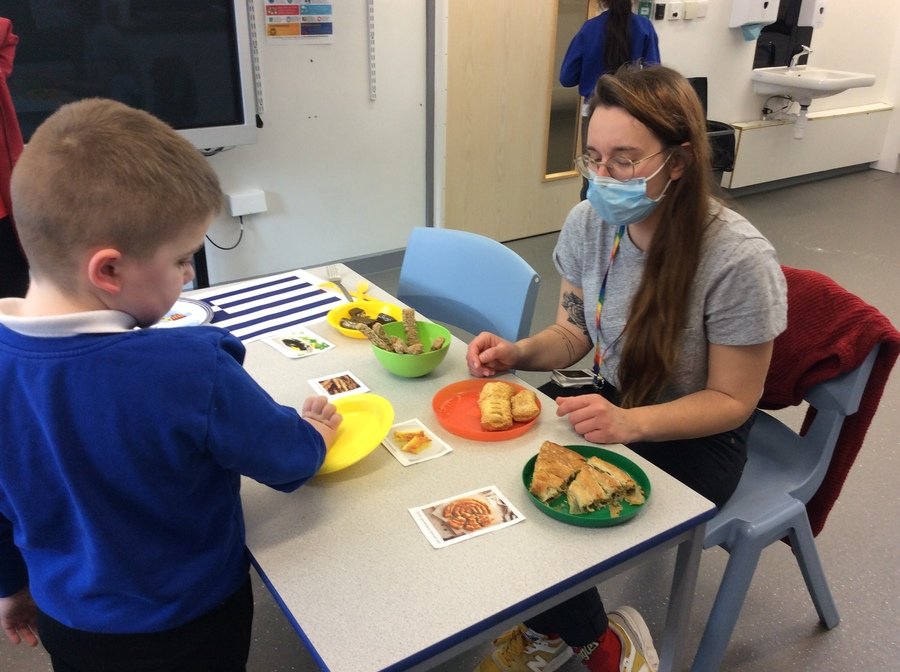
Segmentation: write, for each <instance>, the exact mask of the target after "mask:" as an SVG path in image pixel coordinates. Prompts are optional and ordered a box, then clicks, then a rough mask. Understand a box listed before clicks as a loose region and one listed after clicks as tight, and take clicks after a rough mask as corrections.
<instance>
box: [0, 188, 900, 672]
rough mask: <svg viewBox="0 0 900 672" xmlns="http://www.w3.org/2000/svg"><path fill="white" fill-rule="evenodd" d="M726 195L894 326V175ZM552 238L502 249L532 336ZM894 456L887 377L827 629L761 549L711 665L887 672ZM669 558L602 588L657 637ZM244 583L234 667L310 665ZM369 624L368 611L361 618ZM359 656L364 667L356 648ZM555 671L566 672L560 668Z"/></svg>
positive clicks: (379, 278)
mask: <svg viewBox="0 0 900 672" xmlns="http://www.w3.org/2000/svg"><path fill="white" fill-rule="evenodd" d="M731 200H732V205H733V206H734V207H735V208H736V209H738V210H739V211H741V212H743V213H744V214H745V215H746V216H747V217H748V218H749V219H750V221H751V222H753V223H754V224H755V225H756V226H757V228H759V229H760V230H761V231H762V232H763V233H764V234H765V235H766V236H767V237H768V238H769V239H770V240H771V241H772V243H773V244H774V245H775V247H776V248H777V250H778V252H779V255H780V259H781V261H782V263H784V264H787V265H790V266H795V267H799V268H812V269H816V270H818V271H821V272H823V273H825V274H827V275H829V276H831V277H833V278H834V279H835V280H837V281H838V282H840V283H841V284H842V285H844V286H845V287H846V288H848V289H849V290H851V291H853V292H855V293H856V294H858V295H859V296H861V297H862V298H863V299H865V300H866V301H868V302H869V303H871V304H872V305H874V306H876V307H878V308H879V309H880V310H881V311H882V312H883V313H884V314H885V315H887V316H888V318H890V319H891V321H892V322H893V323H894V324H895V325H900V282H898V280H900V272H898V259H897V258H898V250H900V175H896V174H889V173H884V172H879V171H865V172H861V173H853V174H849V175H844V176H840V177H834V178H830V179H827V180H821V181H817V182H812V183H808V184H805V185H800V186H791V187H786V188H782V189H779V190H777V191H770V192H765V193H759V194H755V195H748V196H742V197H739V198H733V199H731ZM555 240H556V235H555V234H551V235H545V236H537V237H534V238H529V239H524V240H520V241H515V242H513V243H510V246H511V247H513V248H514V249H515V250H516V251H517V252H519V253H520V254H521V255H522V256H523V257H525V258H526V259H527V260H528V261H529V262H530V263H531V264H532V265H533V266H534V267H535V268H536V269H537V270H538V271H539V272H540V274H541V276H542V278H543V284H542V288H541V293H540V296H539V298H538V306H537V310H536V314H535V319H534V326H535V327H536V328H537V327H539V326H542V325H545V324H548V323H549V322H550V321H551V320H552V318H553V316H554V312H555V303H556V293H557V291H558V280H556V279H555V275H556V274H555V271H554V269H553V267H552V264H551V262H550V253H551V251H552V249H553V245H554V242H555ZM372 280H373V282H375V283H376V284H378V285H379V286H381V287H383V288H384V289H386V290H387V291H394V290H395V289H396V283H397V270H396V269H394V270H390V271H386V272H384V273H380V274H377V275H375V276H372ZM523 375H524V376H525V377H526V378H528V379H529V382H532V383H536V384H539V383H541V382H543V381H544V380H545V377H543V376H538V375H535V374H523ZM783 418H784V419H785V421H787V422H788V423H789V424H792V425H795V426H796V423H797V422H798V418H799V413H798V412H797V411H796V410H794V411H788V412H786V413H784V414H783ZM898 448H900V372H897V371H895V372H894V375H893V377H892V378H891V379H890V380H889V382H888V386H887V389H886V390H885V394H884V397H883V399H882V403H881V408H880V409H879V411H878V413H877V414H876V416H875V419H874V421H873V423H872V426H871V427H870V429H869V433H868V436H867V438H866V443H865V445H864V447H863V450H862V451H861V453H860V455H859V458H858V459H857V461H856V464H855V465H854V467H853V470H852V471H851V473H850V476H849V478H848V480H847V482H846V485H845V486H844V490H843V493H842V495H841V498H840V499H839V501H838V503H837V505H836V506H835V508H834V510H833V511H832V513H831V515H830V517H829V519H828V523H827V525H826V526H825V529H824V530H823V531H822V533H821V534H820V535H819V537H818V539H817V543H818V548H819V552H820V554H821V556H822V560H823V563H824V565H825V571H826V573H827V575H828V578H829V582H830V585H831V589H832V591H833V593H834V597H835V600H836V601H837V604H838V609H839V610H840V613H841V618H842V620H841V623H840V625H839V626H838V627H837V628H835V629H834V630H831V631H825V630H823V629H822V628H821V626H819V624H818V621H817V617H816V613H815V610H814V609H813V606H812V603H811V601H810V599H809V597H808V595H807V593H806V590H805V587H804V585H803V580H802V578H801V576H800V573H799V570H798V569H797V566H796V564H795V562H794V560H793V556H792V555H791V553H790V551H789V549H788V548H787V546H785V545H784V544H775V545H773V546H772V547H770V548H769V549H767V551H766V552H765V553H764V554H763V557H762V560H761V563H760V566H759V567H758V569H757V572H756V575H755V577H754V580H753V583H752V585H751V587H750V591H749V593H748V595H747V599H746V603H745V605H744V609H743V611H742V613H741V617H740V620H739V621H738V624H737V627H736V629H735V632H734V636H733V638H732V641H731V645H730V647H729V650H728V653H727V655H726V658H725V661H724V664H723V668H722V669H724V670H733V671H735V672H750V671H753V672H756V671H758V670H817V671H818V670H900V562H898V557H900V524H898V521H900V489H898V488H897V486H896V483H895V480H896V475H897V474H898V473H900V469H898V466H900V465H898V462H900V451H898ZM726 558H727V554H726V553H725V552H724V551H722V550H721V549H712V550H709V551H705V552H704V553H703V557H702V560H701V567H700V577H699V580H698V585H697V592H696V595H695V599H694V607H693V614H692V619H691V624H690V630H689V634H688V637H689V641H688V642H687V648H688V650H689V651H690V652H691V653H693V651H694V649H695V647H696V645H697V643H698V641H699V638H700V634H701V632H702V627H703V624H704V623H705V619H706V616H707V614H708V610H709V608H710V605H711V603H712V600H713V598H714V596H715V591H716V588H717V586H718V581H719V578H720V577H721V574H722V570H723V568H724V565H725V561H726ZM673 560H674V556H673V555H671V554H670V555H669V556H665V557H663V558H662V559H660V560H658V561H656V562H653V563H648V564H647V565H644V566H640V567H636V568H634V569H631V570H629V571H628V572H626V573H624V574H623V575H620V576H619V577H617V578H616V579H614V580H611V581H608V582H606V583H605V584H603V585H602V586H601V592H602V594H603V596H604V600H605V601H606V603H607V605H608V606H609V607H614V606H617V605H619V604H626V603H627V604H631V605H633V606H635V607H637V608H638V609H639V610H640V611H641V613H642V614H643V615H644V617H645V618H646V620H647V622H648V624H649V626H650V629H651V632H653V633H654V634H655V635H656V634H658V633H659V632H660V631H661V628H662V624H663V619H664V614H665V607H666V602H665V596H666V595H667V592H668V586H669V582H670V581H671V572H672V563H673ZM298 571H302V570H301V569H298ZM254 578H255V577H254ZM510 580H511V581H514V580H515V576H514V575H512V576H511V577H510ZM254 588H255V594H256V617H255V622H254V633H253V635H254V637H253V646H252V649H251V653H250V664H249V666H248V670H249V671H250V672H288V671H289V670H290V671H298V672H308V671H312V670H316V669H317V668H316V665H315V663H314V662H313V660H312V657H311V656H310V655H309V653H308V652H307V651H306V650H305V649H304V647H303V646H302V644H301V643H300V640H299V638H298V637H297V635H296V634H295V633H294V632H293V631H292V630H291V628H290V626H289V625H288V623H287V621H286V620H285V618H284V616H283V615H282V614H281V612H280V611H279V609H278V607H277V606H276V605H275V603H274V602H273V601H272V599H271V598H270V597H269V595H268V593H267V592H266V589H265V587H264V586H262V584H261V583H260V582H259V581H256V582H255V586H254ZM372 618H373V619H376V618H378V614H377V613H373V614H372ZM398 636H402V635H401V634H399V633H398ZM353 645H354V644H353V634H352V633H348V635H347V646H351V647H352V646H353ZM488 650H489V647H488V645H487V644H482V645H480V646H478V647H476V648H474V649H472V650H471V651H469V652H467V653H465V654H462V655H460V656H458V657H457V658H455V659H454V660H452V661H450V662H448V663H445V664H443V665H441V666H439V667H438V668H435V669H437V670H439V671H440V672H457V671H468V670H471V669H472V667H473V666H474V665H475V664H476V663H477V661H478V660H480V658H481V656H482V655H484V654H485V652H486V651H488ZM359 655H360V659H364V658H365V651H360V652H359ZM49 669H50V665H49V663H48V660H47V657H46V655H45V654H44V652H43V651H42V650H41V649H35V650H32V649H26V648H25V647H23V646H18V647H13V646H11V645H10V644H9V643H8V642H7V641H6V639H5V638H2V637H0V670H2V671H3V672H6V671H7V670H15V671H16V672H37V671H42V672H43V671H46V670H49ZM565 669H567V670H575V669H579V668H578V666H577V665H576V664H574V663H569V664H568V665H567V666H566V668H565ZM335 672H354V671H353V670H340V671H335Z"/></svg>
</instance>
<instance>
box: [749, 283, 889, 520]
mask: <svg viewBox="0 0 900 672" xmlns="http://www.w3.org/2000/svg"><path fill="white" fill-rule="evenodd" d="M782 269H783V270H784V275H785V278H786V279H787V286H788V326H787V329H786V330H785V331H784V332H783V333H782V334H781V335H780V336H778V337H777V338H776V339H775V346H774V351H773V353H772V362H771V364H770V365H769V372H768V375H767V376H766V385H765V390H764V392H763V396H762V399H761V400H760V403H759V406H760V408H766V409H778V408H784V407H786V406H796V405H798V404H799V403H801V402H802V401H803V396H804V394H805V393H806V391H807V390H808V389H809V388H810V387H812V386H814V385H817V384H818V383H821V382H824V381H826V380H829V379H831V378H834V377H835V376H837V375H840V374H841V373H846V372H847V371H850V370H851V369H854V368H856V367H857V366H859V364H861V363H862V361H863V360H864V359H865V358H866V355H868V354H869V352H870V351H871V350H872V348H873V347H874V346H875V344H877V343H880V344H881V349H880V350H879V352H878V357H877V358H876V360H875V365H874V367H873V368H872V373H871V375H870V376H869V381H868V383H867V384H866V389H865V391H864V392H863V396H862V399H861V400H860V404H859V410H858V411H857V412H856V413H855V414H853V415H851V416H849V417H848V418H847V419H846V420H845V421H844V426H843V428H842V429H841V434H840V436H839V437H838V441H837V445H836V446H835V449H834V455H833V457H832V459H831V464H830V465H829V467H828V471H827V473H826V474H825V479H824V480H823V481H822V485H821V486H819V489H818V491H817V492H816V494H815V495H813V497H812V499H810V501H809V502H808V503H807V506H806V509H807V513H808V515H809V522H810V525H811V526H812V531H813V534H814V535H817V534H818V533H819V532H821V530H822V527H823V526H824V525H825V519H826V518H827V517H828V513H829V512H830V511H831V508H832V506H834V503H835V501H836V500H837V498H838V495H840V492H841V488H842V487H843V485H844V481H845V480H846V478H847V474H848V473H849V471H850V467H851V466H852V465H853V462H854V460H855V459H856V455H857V454H858V453H859V449H860V448H861V447H862V443H863V439H864V438H865V436H866V432H867V431H868V429H869V424H870V423H871V421H872V417H873V416H874V415H875V411H876V410H877V408H878V403H879V401H880V400H881V394H882V392H883V391H884V386H885V383H886V382H887V379H888V375H889V374H890V371H891V368H893V366H894V362H895V361H896V360H897V356H898V354H900V332H898V331H897V330H896V329H895V328H894V326H893V325H892V324H891V322H890V320H888V319H887V318H886V317H885V316H884V315H882V314H881V313H880V312H879V311H878V310H877V309H876V308H873V307H872V306H870V305H869V304H867V303H866V302H865V301H863V300H862V299H860V298H859V297H857V296H855V295H854V294H852V293H850V292H848V291H847V290H846V289H844V288H843V287H841V286H840V285H838V284H837V283H836V282H834V281H833V280H831V279H830V278H828V277H827V276H825V275H822V274H821V273H818V272H816V271H809V270H800V269H795V268H788V267H786V266H784V267H782ZM810 412H811V413H814V412H815V411H814V410H813V409H811V410H810ZM810 419H811V418H810V417H809V415H807V419H806V420H807V421H809V420H810ZM805 425H806V422H804V428H803V429H804V430H805ZM801 431H803V430H801Z"/></svg>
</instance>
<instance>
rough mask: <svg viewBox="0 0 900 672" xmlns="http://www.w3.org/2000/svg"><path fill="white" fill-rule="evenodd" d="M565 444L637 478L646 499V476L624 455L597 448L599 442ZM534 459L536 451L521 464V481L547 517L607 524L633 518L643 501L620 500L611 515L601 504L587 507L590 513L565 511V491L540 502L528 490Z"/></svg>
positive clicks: (589, 524) (584, 524)
mask: <svg viewBox="0 0 900 672" xmlns="http://www.w3.org/2000/svg"><path fill="white" fill-rule="evenodd" d="M566 448H570V449H572V450H574V451H575V452H576V453H579V454H580V455H583V456H584V457H585V458H588V457H599V458H600V459H601V460H606V461H607V462H609V463H610V464H614V465H616V466H617V467H619V468H620V469H622V470H623V471H626V472H628V475H629V476H631V477H632V478H633V479H634V480H635V481H637V484H638V485H640V486H641V488H642V489H643V491H644V504H646V503H647V501H649V499H650V479H649V478H647V474H645V473H644V470H643V469H641V468H640V467H639V466H637V465H636V464H635V463H634V462H632V461H631V460H629V459H628V458H627V457H624V456H622V455H619V454H618V453H615V452H613V451H611V450H608V449H606V448H601V447H600V446H566ZM536 460H537V455H535V456H534V457H532V458H531V459H530V460H528V462H527V463H526V464H525V468H524V469H523V470H522V482H523V483H524V484H525V492H527V493H528V496H529V497H530V498H531V501H532V502H534V505H535V506H536V507H538V508H539V509H540V510H541V511H543V512H544V513H546V514H547V515H548V516H550V517H551V518H556V519H557V520H561V521H563V522H564V523H569V524H570V525H578V526H579V527H608V526H610V525H619V524H621V523H624V522H625V521H626V520H630V519H631V518H634V517H635V516H636V515H637V514H638V513H639V512H640V510H641V509H642V508H643V507H644V504H638V505H637V506H635V505H634V504H629V503H628V502H621V504H622V512H621V513H620V514H619V515H618V516H616V517H615V518H613V517H612V516H611V515H610V513H609V507H607V506H604V507H603V508H602V509H597V510H596V511H591V512H590V513H578V514H575V513H569V500H568V499H566V496H565V495H560V496H559V497H555V498H553V499H551V500H550V501H548V502H542V501H541V500H539V499H538V498H537V497H535V496H534V495H532V494H531V490H529V488H530V487H531V478H532V476H534V463H535V461H536Z"/></svg>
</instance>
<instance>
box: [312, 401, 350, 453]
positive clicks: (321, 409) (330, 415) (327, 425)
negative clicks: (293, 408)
mask: <svg viewBox="0 0 900 672" xmlns="http://www.w3.org/2000/svg"><path fill="white" fill-rule="evenodd" d="M303 417H304V419H306V420H311V421H313V422H314V423H315V424H314V426H315V427H316V429H318V430H319V433H320V434H321V435H322V438H323V439H325V445H326V446H327V447H329V448H330V447H331V444H332V443H334V437H335V434H336V432H337V428H338V426H340V424H341V421H342V420H343V419H344V418H343V416H342V415H341V414H340V413H338V412H337V408H336V407H335V405H334V404H330V403H328V397H308V398H307V399H305V400H304V401H303Z"/></svg>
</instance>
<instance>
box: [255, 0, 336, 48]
mask: <svg viewBox="0 0 900 672" xmlns="http://www.w3.org/2000/svg"><path fill="white" fill-rule="evenodd" d="M332 4H333V3H331V2H311V1H310V0H266V38H267V39H268V40H269V41H270V42H273V43H286V42H288V43H290V42H292V43H295V44H296V43H301V42H302V43H305V44H331V43H332V42H333V41H334V19H333V14H332Z"/></svg>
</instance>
